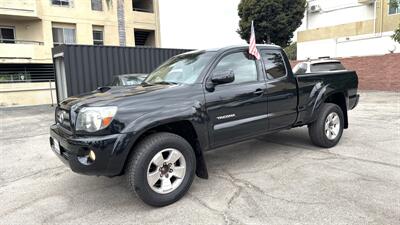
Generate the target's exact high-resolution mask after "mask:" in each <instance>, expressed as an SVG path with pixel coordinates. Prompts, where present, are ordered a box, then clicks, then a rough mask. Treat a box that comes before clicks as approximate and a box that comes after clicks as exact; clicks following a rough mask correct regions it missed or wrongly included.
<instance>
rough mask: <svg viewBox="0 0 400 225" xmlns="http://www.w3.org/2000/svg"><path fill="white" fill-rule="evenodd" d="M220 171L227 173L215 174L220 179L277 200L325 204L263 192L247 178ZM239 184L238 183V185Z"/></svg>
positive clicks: (293, 202) (323, 203)
mask: <svg viewBox="0 0 400 225" xmlns="http://www.w3.org/2000/svg"><path fill="white" fill-rule="evenodd" d="M222 171H223V172H224V173H225V174H226V175H228V177H226V176H224V175H220V174H216V176H217V177H220V178H222V179H226V180H229V181H231V182H233V183H234V184H236V186H238V185H239V184H242V186H244V187H247V188H249V189H251V190H255V191H257V192H259V193H260V194H262V195H265V196H267V197H269V198H272V199H275V200H279V201H284V202H287V203H292V204H302V205H325V204H326V203H325V202H306V201H295V200H291V199H286V198H282V197H277V196H274V195H271V194H269V193H267V192H265V191H264V190H263V189H262V188H260V187H258V186H257V185H254V184H253V183H251V182H249V181H247V180H243V179H240V178H237V177H235V176H233V175H232V174H230V173H229V172H228V171H226V170H224V169H222ZM239 186H240V185H239Z"/></svg>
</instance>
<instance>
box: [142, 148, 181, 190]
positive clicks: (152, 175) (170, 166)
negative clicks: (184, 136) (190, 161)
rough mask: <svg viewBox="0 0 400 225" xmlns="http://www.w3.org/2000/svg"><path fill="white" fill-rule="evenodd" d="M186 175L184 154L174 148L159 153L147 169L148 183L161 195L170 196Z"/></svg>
mask: <svg viewBox="0 0 400 225" xmlns="http://www.w3.org/2000/svg"><path fill="white" fill-rule="evenodd" d="M185 173H186V161H185V157H184V156H183V155H182V153H181V152H180V151H178V150H176V149H173V148H167V149H164V150H162V151H160V152H158V153H157V154H156V155H155V156H154V157H153V159H152V160H151V161H150V164H149V166H148V168H147V183H148V184H149V186H150V187H151V189H152V190H153V191H155V192H157V193H159V194H168V193H171V192H172V191H174V190H176V189H177V188H178V187H179V185H181V183H182V181H183V179H184V178H185Z"/></svg>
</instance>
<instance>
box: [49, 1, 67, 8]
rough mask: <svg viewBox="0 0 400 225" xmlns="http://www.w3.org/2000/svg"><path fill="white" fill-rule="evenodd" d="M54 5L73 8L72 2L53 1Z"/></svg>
mask: <svg viewBox="0 0 400 225" xmlns="http://www.w3.org/2000/svg"><path fill="white" fill-rule="evenodd" d="M51 4H52V5H58V6H66V7H71V6H72V0H51Z"/></svg>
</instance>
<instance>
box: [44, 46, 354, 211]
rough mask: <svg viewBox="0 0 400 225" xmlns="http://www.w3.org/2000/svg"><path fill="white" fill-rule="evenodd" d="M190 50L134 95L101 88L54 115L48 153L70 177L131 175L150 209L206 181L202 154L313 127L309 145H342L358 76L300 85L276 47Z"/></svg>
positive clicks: (311, 79) (337, 75)
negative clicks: (257, 56) (251, 51)
mask: <svg viewBox="0 0 400 225" xmlns="http://www.w3.org/2000/svg"><path fill="white" fill-rule="evenodd" d="M257 48H258V50H259V52H260V55H261V58H260V59H259V60H257V59H255V58H254V57H253V56H252V55H249V53H248V46H234V47H226V48H221V49H213V50H201V51H192V52H188V53H184V54H181V55H178V56H175V57H173V58H171V59H169V60H168V61H167V62H165V63H164V64H162V65H161V66H160V67H158V68H157V69H155V70H154V71H153V72H152V73H150V74H149V75H148V76H147V77H146V79H145V80H144V81H143V82H142V84H140V85H137V86H117V87H101V88H98V89H97V90H95V91H93V92H90V93H86V94H82V95H80V96H74V97H69V98H67V99H65V100H63V101H62V102H60V103H59V104H58V106H57V108H56V110H55V124H54V125H52V126H51V128H50V145H51V147H52V150H53V151H54V152H55V153H56V155H57V156H58V157H59V158H60V159H61V160H62V161H63V162H64V163H65V164H67V165H68V166H69V167H70V168H71V170H72V171H74V172H76V173H80V174H86V175H97V176H109V177H113V176H119V175H124V176H126V180H127V183H128V186H129V188H130V189H131V190H132V192H135V193H136V194H137V195H138V196H139V198H140V199H142V200H143V201H144V202H145V203H147V204H149V205H152V206H165V205H168V204H171V203H173V202H175V201H177V200H179V199H180V198H181V197H182V196H183V195H185V193H186V192H187V191H188V189H189V187H190V186H191V184H192V181H193V179H194V176H195V175H197V176H198V177H200V178H205V179H206V178H208V172H207V167H206V161H205V158H204V155H203V154H204V152H206V151H209V150H212V149H215V148H218V147H221V146H225V145H229V144H233V143H236V142H240V141H244V140H248V139H251V138H255V137H257V136H260V135H266V134H269V133H274V132H278V131H282V130H286V129H290V128H296V127H301V126H308V130H309V136H310V139H311V142H312V143H314V144H315V145H317V146H320V147H323V148H330V147H333V146H335V145H336V144H337V143H338V142H339V140H340V138H341V136H342V134H343V129H346V128H348V124H349V122H348V116H347V115H348V114H347V112H348V111H349V110H351V109H353V108H354V107H356V105H357V103H358V100H359V95H358V94H357V87H358V78H357V74H356V73H355V72H354V71H347V70H345V71H337V72H330V73H314V74H313V73H311V74H307V75H299V76H295V75H294V74H293V72H292V69H291V67H290V62H289V60H288V58H287V56H286V54H285V52H284V51H283V50H282V49H281V48H280V47H278V46H274V45H258V46H257Z"/></svg>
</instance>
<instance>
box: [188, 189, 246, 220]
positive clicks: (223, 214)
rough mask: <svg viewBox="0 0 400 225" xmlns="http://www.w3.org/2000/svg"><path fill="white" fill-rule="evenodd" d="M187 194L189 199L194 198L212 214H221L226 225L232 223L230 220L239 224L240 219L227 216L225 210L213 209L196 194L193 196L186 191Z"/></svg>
mask: <svg viewBox="0 0 400 225" xmlns="http://www.w3.org/2000/svg"><path fill="white" fill-rule="evenodd" d="M188 195H189V198H190V199H192V200H194V201H195V202H197V203H198V204H200V205H201V206H203V207H205V208H206V209H208V210H210V211H211V212H213V213H214V214H216V215H219V216H221V217H222V218H223V219H224V221H225V224H226V225H230V224H232V222H233V223H236V224H241V223H240V221H238V220H236V219H235V218H233V217H232V216H229V214H228V213H227V212H226V210H223V211H220V210H217V209H214V208H212V207H211V206H209V205H207V204H206V203H205V202H203V201H202V200H200V199H199V198H197V197H196V196H194V195H193V194H191V193H188Z"/></svg>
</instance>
